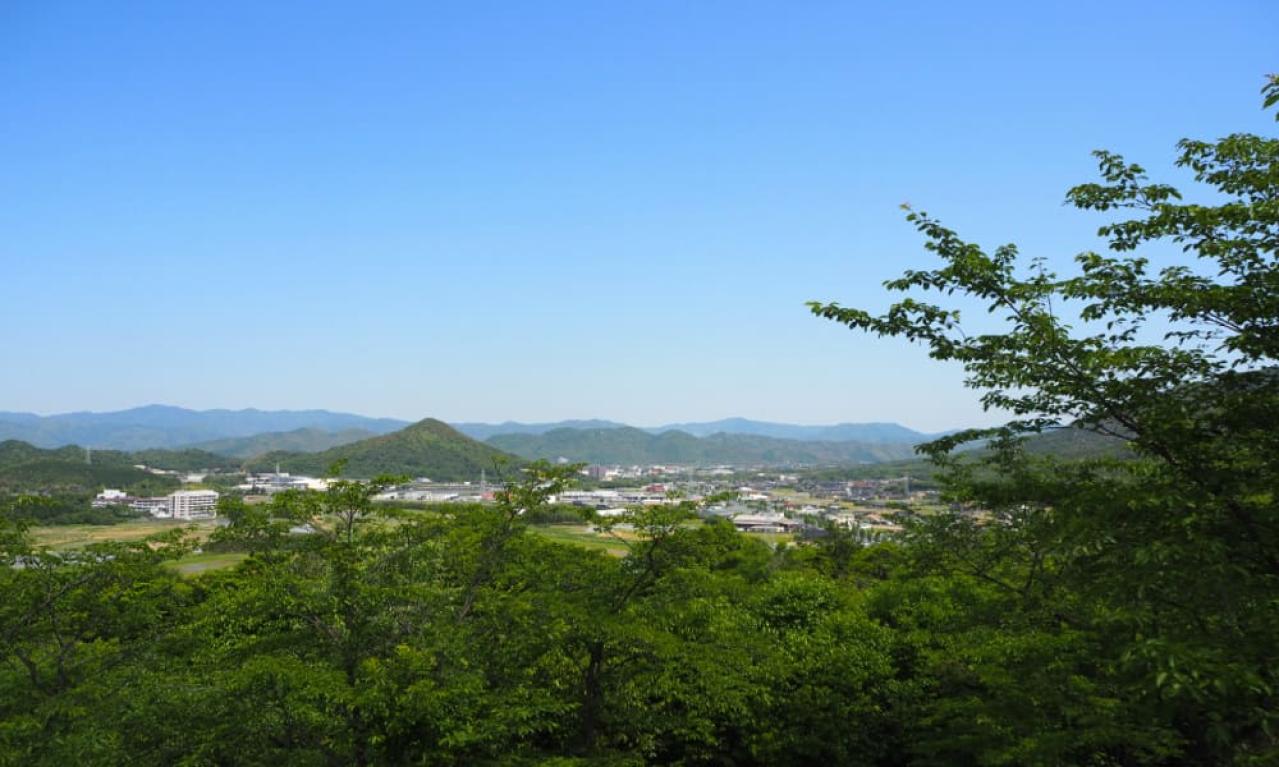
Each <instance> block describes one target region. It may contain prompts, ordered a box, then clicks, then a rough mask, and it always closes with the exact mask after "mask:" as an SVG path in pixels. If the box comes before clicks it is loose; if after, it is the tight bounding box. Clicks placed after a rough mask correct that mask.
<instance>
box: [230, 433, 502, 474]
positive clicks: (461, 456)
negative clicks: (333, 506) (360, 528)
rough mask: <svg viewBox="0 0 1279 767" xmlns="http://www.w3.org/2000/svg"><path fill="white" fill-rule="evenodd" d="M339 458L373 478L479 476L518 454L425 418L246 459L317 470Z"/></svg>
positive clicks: (263, 466) (259, 465)
mask: <svg viewBox="0 0 1279 767" xmlns="http://www.w3.org/2000/svg"><path fill="white" fill-rule="evenodd" d="M338 462H343V464H344V467H343V474H344V475H345V476H350V477H374V476H377V475H379V474H405V475H408V476H412V477H429V478H430V479H433V480H437V481H465V480H474V479H479V477H480V472H481V471H484V470H487V471H488V472H490V473H491V472H493V471H494V469H495V467H496V466H497V465H499V464H505V465H507V466H512V465H514V464H518V463H520V461H519V459H518V458H515V457H514V456H511V455H509V454H507V453H504V452H502V451H501V450H499V449H497V448H495V447H491V446H489V445H485V444H483V443H481V442H476V441H475V440H473V439H471V438H470V437H467V436H466V435H464V434H462V433H460V432H458V431H457V430H456V429H454V428H452V427H451V426H449V425H448V424H446V423H444V422H442V421H437V420H435V419H434V418H427V419H425V420H423V421H419V422H417V423H415V424H413V425H412V426H409V427H408V428H405V429H401V430H400V431H397V432H394V433H392V434H386V435H383V436H380V437H373V438H371V439H365V440H360V441H359V442H353V443H351V444H348V445H341V446H338V447H334V448H330V449H328V450H324V451H321V452H319V453H291V452H273V453H266V454H264V455H260V456H258V457H256V458H254V459H252V460H251V461H248V462H247V464H246V468H248V469H249V470H251V471H272V470H274V469H275V467H276V466H277V465H279V467H280V470H281V471H287V472H291V473H294V474H309V475H319V474H324V473H326V472H327V471H328V470H329V468H330V467H331V466H333V465H334V464H336V463H338Z"/></svg>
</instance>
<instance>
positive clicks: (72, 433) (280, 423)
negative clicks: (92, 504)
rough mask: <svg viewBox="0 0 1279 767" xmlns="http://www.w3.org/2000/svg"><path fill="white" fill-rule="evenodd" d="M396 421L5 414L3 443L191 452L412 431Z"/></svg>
mask: <svg viewBox="0 0 1279 767" xmlns="http://www.w3.org/2000/svg"><path fill="white" fill-rule="evenodd" d="M407 425H408V422H407V421H399V420H396V419H393V418H369V417H367V416H361V415H355V414H352V413H340V412H334V411H329V410H259V409H257V408H245V409H241V410H228V409H212V410H191V409H188V408H182V407H177V406H174V405H143V406H141V407H136V408H129V409H127V410H113V411H103V412H93V411H77V412H71V413H57V414H52V415H46V416H42V415H37V414H35V413H20V412H0V440H4V439H17V440H21V441H23V442H28V443H30V444H32V445H35V446H37V447H43V448H57V447H62V446H64V445H85V446H89V447H93V448H95V449H113V450H141V449H146V448H178V447H188V446H191V445H193V444H195V443H199V442H207V441H212V440H219V439H228V438H235V437H249V436H253V435H256V434H263V433H268V432H282V431H290V430H294V429H300V428H319V429H324V430H327V431H340V430H343V429H349V428H362V429H366V430H368V431H372V432H374V433H378V434H385V433H387V432H390V431H393V430H395V429H399V428H403V427H404V426H407Z"/></svg>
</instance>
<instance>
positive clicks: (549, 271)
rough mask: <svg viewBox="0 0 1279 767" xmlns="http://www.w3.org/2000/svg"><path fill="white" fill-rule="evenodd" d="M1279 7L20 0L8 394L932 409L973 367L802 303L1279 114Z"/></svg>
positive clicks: (1053, 230) (960, 406)
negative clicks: (1273, 90)
mask: <svg viewBox="0 0 1279 767" xmlns="http://www.w3.org/2000/svg"><path fill="white" fill-rule="evenodd" d="M1276 40H1279V4H1275V3H1272V2H1261V1H1258V2H1218V3H1212V4H1209V3H1203V2H1181V3H1178V2H1159V3H1154V2H1150V3H1116V2H1113V1H1112V2H1107V3H1090V2H1071V3H1051V4H1050V3H1024V2H1023V3H986V4H969V3H910V4H903V3H877V4H870V3H821V2H799V3H797V2H779V3H744V2H732V3H729V2H724V3H716V2H695V3H690V2H646V3H601V2H583V3H553V2H544V3H514V2H506V3H484V2H465V3H456V4H444V3H416V2H412V3H377V2H373V3H348V4H323V3H312V2H307V3H259V2H219V3H146V2H130V3H105V2H95V3H75V2H65V3H63V2H43V1H40V2H24V1H23V0H14V1H13V2H8V3H5V4H3V5H0V328H3V330H0V360H4V369H5V371H6V374H5V375H4V376H2V377H0V410H31V411H36V412H60V411H66V410H80V409H92V410H105V409H116V408H122V407H129V406H133V405H138V404H144V403H150V402H163V403H170V404H178V405H185V406H189V407H198V408H205V407H260V408H305V407H324V408H329V409H335V410H349V411H355V412H360V413H365V414H370V415H385V416H397V417H402V418H419V417H425V416H435V417H439V418H444V419H446V420H455V421H457V420H490V421H492V420H504V419H516V420H554V419H559V418H567V417H606V418H614V419H617V420H623V421H628V422H631V423H639V424H654V423H660V422H667V421H676V420H693V419H696V420H702V419H712V418H720V417H726V416H733V415H741V416H747V417H754V418H762V419H770V420H788V421H796V422H807V423H822V422H836V421H872V420H874V421H898V422H901V423H903V424H906V425H908V426H912V427H915V428H920V429H928V430H933V429H942V428H949V427H955V426H960V425H968V424H974V423H989V422H992V421H994V420H998V415H997V414H983V413H982V412H981V410H980V407H979V406H978V405H977V395H976V393H974V392H972V391H969V390H966V389H964V388H963V386H962V374H961V371H959V370H958V369H956V368H951V367H946V366H942V365H939V364H937V363H934V362H932V361H930V360H928V359H927V357H926V355H925V354H924V353H923V352H922V351H921V350H919V349H917V348H912V347H909V346H907V345H905V344H904V343H903V342H899V341H894V340H881V339H875V338H869V337H863V336H859V335H856V334H853V333H852V332H850V331H847V330H841V329H840V328H838V327H836V326H834V325H832V324H829V323H824V322H822V321H820V320H817V319H815V318H813V317H812V316H811V315H809V314H808V312H807V310H806V309H805V307H804V306H803V302H804V301H807V300H811V299H822V300H838V301H840V302H841V303H844V304H846V305H860V306H864V307H867V308H878V307H883V306H885V305H886V304H887V302H888V300H889V296H888V295H886V294H885V293H884V291H883V290H882V288H881V283H882V282H883V280H885V279H889V278H891V277H893V276H895V275H896V274H897V273H898V272H900V271H901V270H902V269H905V268H912V267H913V268H921V267H926V266H928V265H929V263H930V261H929V259H928V254H927V253H926V252H925V251H923V249H922V248H921V247H920V243H919V239H918V237H917V235H916V234H915V232H914V231H913V230H912V229H911V227H910V226H909V225H907V224H906V223H905V222H904V221H903V220H902V217H901V213H900V211H899V210H898V205H899V204H900V203H902V202H906V201H909V202H910V203H912V204H914V205H915V206H917V207H919V208H923V209H925V210H927V211H929V212H930V213H933V214H934V215H937V216H938V217H940V218H942V219H943V220H944V221H946V222H947V223H948V224H950V225H952V226H954V227H956V228H958V229H959V230H960V231H961V232H962V233H963V234H964V235H966V236H967V237H969V238H970V239H975V240H977V241H979V242H982V243H983V244H988V245H995V244H998V243H1001V242H1005V241H1015V242H1017V243H1019V244H1020V245H1021V246H1022V248H1023V252H1024V253H1026V254H1027V255H1028V256H1036V255H1042V256H1045V257H1047V258H1048V259H1049V260H1050V262H1053V263H1059V264H1066V263H1068V261H1069V258H1070V257H1071V256H1072V255H1073V254H1074V253H1076V252H1078V251H1080V250H1083V249H1086V248H1089V247H1093V246H1095V244H1096V242H1095V239H1094V237H1093V233H1094V231H1095V228H1096V226H1097V224H1098V221H1097V220H1096V219H1095V218H1092V217H1090V216H1089V215H1087V214H1083V213H1079V212H1076V211H1074V210H1071V209H1067V208H1065V207H1063V205H1062V199H1063V194H1064V192H1065V190H1066V189H1067V188H1069V187H1070V186H1071V185H1073V184H1076V183H1079V182H1081V181H1086V180H1090V179H1091V178H1092V174H1093V168H1094V166H1093V162H1092V160H1091V158H1090V157H1089V154H1088V153H1089V151H1090V150H1092V149H1095V148H1100V147H1107V148H1111V149H1114V150H1116V151H1120V152H1122V153H1124V154H1125V155H1126V156H1128V157H1129V158H1130V159H1132V160H1136V161H1140V162H1142V163H1143V164H1145V165H1146V166H1147V167H1148V168H1151V169H1152V170H1154V171H1156V173H1157V174H1158V175H1160V176H1161V177H1164V178H1167V179H1171V180H1173V181H1174V182H1184V180H1185V179H1184V177H1183V176H1181V175H1179V174H1177V173H1173V172H1167V171H1165V170H1164V169H1166V168H1169V167H1170V165H1171V160H1172V158H1173V148H1174V144H1175V142H1176V140H1177V139H1179V138H1181V137H1183V136H1194V137H1207V138H1211V137H1216V136H1220V135H1224V134H1226V133H1230V132H1235V131H1254V132H1267V133H1268V132H1272V131H1273V128H1274V123H1273V122H1272V121H1271V119H1270V117H1269V115H1266V114H1264V113H1262V112H1261V110H1260V98H1259V96H1258V91H1259V88H1260V87H1261V85H1262V82H1263V76H1264V75H1265V74H1266V73H1267V72H1270V71H1274V70H1277V69H1279V56H1276V54H1279V44H1277V43H1276Z"/></svg>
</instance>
